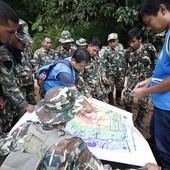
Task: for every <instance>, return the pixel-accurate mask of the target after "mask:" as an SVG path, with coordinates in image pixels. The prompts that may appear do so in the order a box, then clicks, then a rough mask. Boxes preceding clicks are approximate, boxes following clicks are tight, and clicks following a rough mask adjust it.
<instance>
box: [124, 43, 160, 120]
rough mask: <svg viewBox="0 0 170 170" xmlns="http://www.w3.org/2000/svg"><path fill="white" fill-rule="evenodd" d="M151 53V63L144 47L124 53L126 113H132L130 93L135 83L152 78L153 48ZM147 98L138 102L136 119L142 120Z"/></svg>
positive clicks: (129, 49)
mask: <svg viewBox="0 0 170 170" xmlns="http://www.w3.org/2000/svg"><path fill="white" fill-rule="evenodd" d="M152 49H153V52H154V54H155V58H154V60H153V61H152V62H151V56H150V53H149V52H148V50H147V48H146V46H145V45H142V46H141V48H140V49H138V50H136V51H132V49H131V48H128V49H127V50H126V52H125V58H126V63H127V65H126V70H127V73H126V74H127V76H128V81H127V87H126V89H125V91H124V94H123V96H124V98H123V99H124V105H125V109H126V110H127V111H130V112H132V102H133V96H132V95H131V92H132V90H133V88H134V87H135V86H136V84H137V83H139V82H141V81H143V80H145V79H147V78H149V77H151V76H152V72H153V67H152V63H155V60H156V56H157V53H156V51H155V48H154V47H153V46H152ZM148 100H149V96H146V97H144V98H142V99H140V100H138V116H137V119H140V120H141V119H142V118H143V117H144V114H145V113H146V110H147V103H148Z"/></svg>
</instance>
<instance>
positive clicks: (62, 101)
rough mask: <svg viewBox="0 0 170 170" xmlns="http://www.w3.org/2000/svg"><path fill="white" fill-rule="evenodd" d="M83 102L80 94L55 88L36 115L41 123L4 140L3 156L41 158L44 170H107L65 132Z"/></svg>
mask: <svg viewBox="0 0 170 170" xmlns="http://www.w3.org/2000/svg"><path fill="white" fill-rule="evenodd" d="M83 100H84V99H83V96H81V95H80V94H79V93H78V91H69V90H68V88H63V89H61V88H58V87H54V88H51V89H50V90H49V91H48V92H47V93H46V97H45V99H44V100H41V101H40V102H39V103H38V104H37V108H36V115H37V116H38V119H39V121H40V122H41V123H36V122H34V123H33V122H27V123H25V124H23V125H21V126H20V127H19V128H18V129H16V130H15V131H14V132H13V134H12V137H11V136H10V137H9V138H4V139H1V141H0V154H1V155H5V154H7V153H9V152H10V151H23V152H26V153H31V154H38V155H39V157H40V158H41V159H42V166H41V168H40V169H49V170H50V169H51V170H52V169H61V170H62V169H63V170H64V169H68V170H72V169H75V170H76V169H77V170H78V169H86V170H92V169H96V170H97V169H104V168H103V165H102V163H101V162H100V160H98V159H97V158H96V157H95V156H94V155H92V153H90V151H89V150H88V148H87V146H86V144H85V143H84V142H83V141H82V140H81V139H80V138H76V137H72V136H71V135H70V134H68V133H67V132H66V131H64V124H65V123H66V122H68V121H69V120H71V119H72V118H73V117H74V116H75V115H76V114H78V113H79V111H80V110H81V109H82V107H83ZM41 125H42V126H41ZM45 129H46V130H47V129H48V131H46V130H45Z"/></svg>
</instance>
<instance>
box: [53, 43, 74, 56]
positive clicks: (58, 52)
mask: <svg viewBox="0 0 170 170" xmlns="http://www.w3.org/2000/svg"><path fill="white" fill-rule="evenodd" d="M76 49H77V47H76V45H74V44H71V48H70V49H69V51H67V50H66V49H64V48H63V46H62V45H60V46H59V47H57V48H56V50H55V59H64V58H67V57H71V56H72V55H73V53H74V51H75V50H76Z"/></svg>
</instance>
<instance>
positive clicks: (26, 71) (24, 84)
mask: <svg viewBox="0 0 170 170" xmlns="http://www.w3.org/2000/svg"><path fill="white" fill-rule="evenodd" d="M21 55H22V58H21V63H16V62H15V67H14V71H15V75H16V78H17V84H18V87H19V88H20V90H21V91H22V92H23V94H24V95H25V98H26V100H27V102H28V103H30V104H36V101H35V97H34V96H35V94H34V77H33V68H32V64H31V59H32V57H33V55H32V52H31V51H29V50H27V49H26V50H24V51H23V52H21Z"/></svg>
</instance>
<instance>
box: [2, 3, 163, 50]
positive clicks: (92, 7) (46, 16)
mask: <svg viewBox="0 0 170 170" xmlns="http://www.w3.org/2000/svg"><path fill="white" fill-rule="evenodd" d="M5 2H6V3H8V4H9V5H10V6H11V7H12V8H13V9H14V10H15V11H16V13H17V14H18V16H19V17H20V18H21V19H24V20H25V21H26V22H27V23H28V24H29V27H30V33H31V36H32V37H33V39H34V43H33V45H32V49H33V51H35V50H36V49H37V48H39V47H40V45H41V43H40V42H41V38H42V37H43V35H49V36H51V37H52V39H53V48H55V47H57V46H58V45H59V42H58V39H59V37H60V34H61V32H62V31H63V30H69V31H70V32H71V34H72V37H73V38H74V39H75V40H76V39H79V38H80V37H83V38H86V39H87V41H90V40H91V39H92V37H94V36H98V37H100V39H101V40H102V43H103V45H107V36H108V34H109V33H111V32H117V33H118V35H119V40H120V42H121V43H122V44H123V45H124V46H125V48H126V47H128V42H127V40H126V34H127V32H128V30H130V29H131V28H134V27H139V28H140V29H142V31H143V36H144V37H143V39H144V41H145V42H146V41H149V42H151V43H153V44H154V45H155V46H156V47H157V48H159V46H160V41H159V38H158V37H155V36H154V35H153V34H152V33H151V32H148V30H147V28H146V26H145V25H144V24H143V23H142V21H141V19H140V18H139V14H138V11H139V9H140V6H141V4H142V0H114V1H113V0H97V1H96V0H6V1H5Z"/></svg>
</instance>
